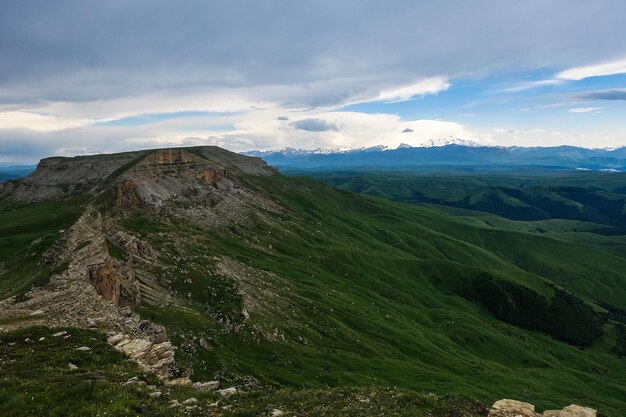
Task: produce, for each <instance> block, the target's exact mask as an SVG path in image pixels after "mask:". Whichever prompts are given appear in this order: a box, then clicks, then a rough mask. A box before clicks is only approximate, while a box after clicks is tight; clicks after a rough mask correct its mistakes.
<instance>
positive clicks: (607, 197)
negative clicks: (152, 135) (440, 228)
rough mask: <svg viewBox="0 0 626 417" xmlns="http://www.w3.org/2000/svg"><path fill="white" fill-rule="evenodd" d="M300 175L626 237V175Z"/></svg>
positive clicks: (408, 198) (365, 190)
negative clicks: (580, 225)
mask: <svg viewBox="0 0 626 417" xmlns="http://www.w3.org/2000/svg"><path fill="white" fill-rule="evenodd" d="M291 173H292V174H293V173H295V172H291ZM302 174H304V175H307V176H309V177H312V178H315V179H318V180H320V181H323V182H325V183H327V184H330V185H332V186H334V187H338V188H340V189H343V190H347V191H353V192H357V193H361V194H366V195H371V196H377V197H383V198H388V199H391V200H394V201H401V202H405V203H413V204H417V203H429V204H437V205H442V206H449V207H456V208H461V209H467V210H475V211H484V212H489V213H492V214H497V215H499V216H502V217H506V218H509V219H512V220H530V221H533V220H534V221H537V220H549V219H563V220H570V221H579V222H587V223H593V224H595V226H593V225H591V224H589V225H587V226H586V228H587V229H588V230H593V231H595V232H596V233H600V234H624V233H626V174H625V173H621V172H619V173H613V172H589V171H562V172H558V173H555V172H552V173H547V172H545V171H538V172H530V171H522V172H516V171H512V172H508V173H499V174H494V173H474V174H469V173H455V172H451V173H440V174H419V173H397V172H376V171H373V172H355V171H351V172H350V171H343V172H332V171H320V172H310V171H307V172H302ZM583 227H585V226H584V225H583Z"/></svg>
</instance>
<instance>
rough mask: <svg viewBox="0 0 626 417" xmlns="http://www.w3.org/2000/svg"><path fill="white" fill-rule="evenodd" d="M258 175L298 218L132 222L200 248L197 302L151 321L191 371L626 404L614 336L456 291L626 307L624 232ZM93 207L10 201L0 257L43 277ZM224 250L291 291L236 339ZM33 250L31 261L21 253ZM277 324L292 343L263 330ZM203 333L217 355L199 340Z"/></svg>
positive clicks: (147, 232) (165, 245)
mask: <svg viewBox="0 0 626 417" xmlns="http://www.w3.org/2000/svg"><path fill="white" fill-rule="evenodd" d="M248 181H249V185H250V186H251V187H253V188H256V189H257V190H259V191H260V192H262V193H264V194H267V195H269V196H271V197H272V198H273V199H275V200H276V201H278V202H280V203H281V204H282V205H283V206H284V207H285V208H287V212H286V214H284V215H282V216H272V215H269V214H268V216H269V217H275V218H274V220H275V222H273V223H271V224H268V223H265V222H262V221H260V222H259V223H258V224H257V225H256V226H255V227H252V228H242V227H232V228H231V229H229V230H225V231H222V232H221V233H207V232H204V231H202V230H199V229H198V228H196V227H194V226H193V225H191V224H186V223H180V222H178V221H176V220H173V219H154V218H149V217H146V218H142V217H141V216H139V217H136V218H134V219H132V220H131V221H128V222H127V226H128V228H129V229H130V230H132V231H134V232H136V233H139V234H142V235H143V237H144V238H146V239H148V240H149V241H150V242H151V243H152V244H153V245H154V246H155V247H156V248H158V249H159V250H161V251H162V252H163V253H167V254H169V255H168V256H169V257H168V258H166V259H164V260H165V261H166V262H171V255H176V254H177V253H176V252H177V250H178V249H179V248H177V247H176V245H172V243H171V242H170V241H169V240H168V238H167V237H166V235H161V234H158V233H156V232H162V231H165V232H168V231H169V232H174V233H176V234H177V235H178V236H185V239H184V241H185V242H188V245H187V246H186V247H185V248H184V249H183V253H180V254H178V255H183V256H184V257H186V258H187V259H188V261H187V262H186V264H185V265H184V267H185V271H187V272H186V273H185V274H183V275H181V276H175V277H174V282H173V287H174V288H175V289H176V290H177V291H178V292H179V293H180V294H186V293H187V292H192V294H193V296H192V298H191V299H185V301H180V302H179V305H176V306H169V307H164V306H163V307H154V306H152V307H151V306H144V307H143V308H142V310H141V314H142V315H144V316H146V317H149V318H151V319H153V320H155V321H157V322H161V323H163V324H165V325H166V326H167V327H168V330H169V333H170V335H171V336H172V338H173V340H174V342H175V343H176V344H177V345H179V346H181V349H179V351H178V352H177V358H178V360H179V361H180V362H181V363H182V364H183V365H184V364H187V365H189V366H192V367H193V369H194V378H196V379H199V380H207V379H212V378H213V377H214V376H215V375H216V373H217V374H218V376H220V378H222V379H228V378H235V376H236V375H254V376H255V377H256V378H257V379H258V380H259V381H260V382H261V383H267V384H276V385H283V386H291V387H310V388H316V387H326V386H335V387H337V386H346V385H347V386H351V385H358V386H370V385H382V386H390V385H391V386H398V387H404V388H411V389H417V390H420V391H421V390H427V391H434V392H437V393H440V394H446V393H449V392H458V393H461V394H465V395H469V396H471V397H473V398H478V399H480V400H481V401H484V402H485V403H490V402H491V401H493V400H495V399H498V398H502V397H516V398H518V399H521V400H526V401H529V402H532V403H535V404H537V405H538V407H539V408H555V407H561V406H563V405H565V404H569V403H570V402H576V403H581V404H585V405H590V406H594V407H597V408H599V409H600V410H602V411H604V412H605V413H606V414H607V415H611V416H619V415H623V414H624V413H625V412H626V409H625V407H626V404H625V402H624V398H626V370H625V369H624V366H623V360H620V359H618V358H617V357H616V356H615V355H613V354H610V353H608V352H609V350H610V348H611V347H612V345H613V336H612V333H610V332H608V333H607V334H606V336H605V337H604V339H603V340H601V341H600V342H598V343H597V344H596V345H595V346H593V347H592V348H589V349H584V350H582V349H579V348H575V347H572V346H569V345H566V344H564V343H561V342H557V341H554V340H551V339H550V338H549V337H547V336H545V335H542V334H539V333H534V332H528V331H524V330H520V329H517V328H515V327H512V326H509V325H507V324H504V323H501V322H498V321H496V320H495V319H493V318H492V317H491V316H490V315H489V314H488V313H487V312H486V311H485V310H483V309H482V308H481V307H479V306H477V305H476V304H473V303H471V302H469V301H467V300H465V299H463V298H460V297H459V296H457V295H455V293H454V291H453V289H454V288H455V287H456V285H457V283H458V282H459V281H460V280H462V279H466V278H471V277H473V276H474V275H475V274H476V273H478V272H479V271H483V270H490V271H491V272H492V273H494V274H495V275H498V276H500V277H501V278H505V279H510V280H513V281H517V282H523V283H524V284H525V285H527V286H529V287H532V288H534V289H535V290H537V291H540V292H542V293H544V294H547V295H549V294H551V293H552V291H553V285H554V284H553V283H556V284H557V285H559V284H560V285H563V286H565V287H567V288H570V289H572V290H573V291H575V292H576V293H577V294H578V295H580V296H583V297H585V298H586V299H588V300H590V301H598V302H608V303H610V304H611V303H612V304H614V305H618V306H621V307H623V300H624V299H626V283H625V279H624V277H623V274H621V271H623V270H624V269H625V268H624V267H625V266H626V260H625V259H624V253H625V252H623V251H622V250H621V249H622V248H623V247H624V245H625V244H626V242H625V239H624V238H623V237H604V236H597V235H593V236H592V237H589V238H588V237H587V234H585V235H583V236H584V239H585V240H584V241H582V242H581V234H580V233H570V232H568V233H564V232H562V230H565V229H562V227H561V226H560V225H556V224H554V223H551V224H550V226H551V227H546V228H545V230H544V231H545V233H537V232H536V225H535V224H534V223H533V224H532V225H531V224H527V223H519V222H509V221H506V220H504V219H501V218H497V217H494V216H487V215H485V216H483V217H481V218H479V219H477V218H475V217H452V216H449V215H446V214H443V213H442V212H440V211H435V210H431V209H427V208H423V207H414V206H409V205H402V204H397V203H393V202H388V201H384V200H378V199H370V198H364V197H361V196H358V195H355V194H351V193H346V192H341V191H338V190H334V189H331V188H329V187H326V186H323V185H321V184H319V183H316V182H313V181H309V180H304V179H298V178H249V179H248ZM84 203H85V200H84V199H82V200H81V199H79V200H74V201H72V202H70V203H67V202H66V203H60V204H57V203H52V204H44V205H36V206H30V207H24V208H21V209H19V211H11V209H3V211H1V212H0V216H3V217H2V219H3V220H4V222H2V223H0V225H2V226H4V227H5V228H4V229H2V230H3V233H2V234H1V235H0V248H2V251H3V252H2V253H1V255H2V258H0V259H3V260H5V259H9V260H10V262H9V264H10V265H13V266H15V267H16V268H17V267H22V265H25V266H28V265H30V266H28V267H29V268H31V269H32V270H33V271H34V270H36V269H37V268H36V265H37V263H38V259H37V256H40V254H41V252H42V251H43V248H45V247H46V245H49V244H51V242H52V241H53V240H54V238H55V236H56V232H57V231H58V229H60V228H64V227H66V226H67V225H68V224H70V223H71V221H72V219H73V218H75V216H76V215H77V213H78V212H79V211H80V208H81V207H82V206H83V204H84ZM51 214H53V216H52V217H51V216H50V215H51ZM276 217H278V218H276ZM50 218H53V220H52V221H51V220H50ZM2 226H0V227H2ZM39 237H44V240H43V241H44V242H46V244H45V245H43V246H42V248H39V249H37V250H36V252H35V253H36V254H37V256H35V257H28V256H27V255H29V254H30V253H31V251H32V250H33V249H32V246H31V244H30V242H31V240H32V239H37V238H39ZM192 242H193V243H192ZM270 245H271V247H270ZM220 254H223V255H227V256H230V257H233V258H236V259H239V260H240V261H241V262H242V263H244V264H247V265H251V266H254V267H256V268H259V269H264V270H268V271H272V272H275V273H276V274H277V275H278V276H279V277H280V279H281V281H276V282H270V283H269V284H270V285H273V286H274V287H275V289H276V291H277V292H278V293H279V294H280V297H278V298H276V299H273V300H271V302H272V303H274V304H275V308H274V309H272V310H270V311H269V312H266V313H264V314H254V313H253V314H252V315H251V318H250V320H248V321H246V322H245V323H244V324H243V326H242V327H241V330H240V331H239V332H238V333H236V334H232V333H229V334H225V333H223V332H221V331H219V329H220V327H221V326H220V325H219V323H217V322H216V315H215V313H216V312H217V313H221V314H222V316H224V315H225V316H226V317H229V318H231V319H233V320H235V321H237V320H240V321H241V318H240V317H239V318H238V317H237V314H236V313H237V312H238V311H239V309H240V308H241V303H242V300H241V296H239V295H238V294H237V292H236V289H235V287H234V286H233V285H232V283H229V282H226V281H220V280H217V279H216V278H215V277H212V276H210V275H207V274H206V272H205V271H206V268H207V266H208V264H209V263H210V262H212V261H209V260H207V258H205V257H204V256H205V255H211V256H212V255H220ZM192 255H193V256H192ZM118 256H121V257H123V256H124V254H118ZM28 259H32V261H31V262H32V264H29V263H28V262H22V261H23V260H28ZM16 268H13V269H10V271H9V274H6V273H5V274H3V276H2V280H3V281H2V282H1V283H2V285H3V290H4V291H7V290H10V291H13V292H14V291H15V290H16V288H17V287H16V285H15V284H16V283H18V282H20V283H22V285H21V286H19V287H20V288H22V287H26V286H30V284H31V283H32V282H33V279H34V278H33V274H32V271H31V272H29V271H25V273H20V272H19V271H20V270H19V269H16ZM46 274H49V271H47V272H46V271H45V270H44V271H43V273H40V275H41V276H43V277H44V278H45V276H46ZM24 276H26V277H27V279H25V280H24ZM17 278H20V280H18V279H17ZM187 278H193V280H192V283H190V282H185V279H187ZM24 282H25V283H26V284H24ZM5 294H6V292H5ZM261 296H263V295H261ZM181 299H182V297H181ZM268 329H269V330H271V331H272V332H274V331H275V332H276V334H279V335H283V336H284V339H282V338H277V339H275V340H274V341H268V340H267V339H266V338H264V337H259V332H260V331H263V332H265V333H268ZM199 337H203V338H205V339H206V340H207V343H208V349H201V348H199V347H198V342H197V338H199ZM194 338H196V339H195V340H194ZM8 377H9V378H10V372H9V374H8ZM48 383H50V381H47V382H46V384H48ZM277 395H278V396H277V398H281V395H282V396H283V397H282V398H290V396H291V395H295V396H297V395H300V394H277ZM251 415H255V414H253V412H251Z"/></svg>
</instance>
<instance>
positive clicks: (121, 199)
mask: <svg viewBox="0 0 626 417" xmlns="http://www.w3.org/2000/svg"><path fill="white" fill-rule="evenodd" d="M113 194H114V196H115V208H117V209H124V208H130V207H135V206H138V205H139V204H141V198H140V197H139V194H138V193H137V185H136V184H135V182H134V181H133V180H131V179H123V180H121V181H118V182H117V183H116V184H115V186H114V188H113Z"/></svg>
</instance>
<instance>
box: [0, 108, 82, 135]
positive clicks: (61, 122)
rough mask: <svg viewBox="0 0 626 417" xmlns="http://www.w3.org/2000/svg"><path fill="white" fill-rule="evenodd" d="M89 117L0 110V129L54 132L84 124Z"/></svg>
mask: <svg viewBox="0 0 626 417" xmlns="http://www.w3.org/2000/svg"><path fill="white" fill-rule="evenodd" d="M92 122H93V121H92V120H89V119H80V118H67V117H61V116H52V115H44V114H37V113H30V112H25V111H7V112H0V129H30V130H35V131H37V132H54V131H57V130H65V129H71V128H76V127H81V126H86V125H89V124H90V123H92Z"/></svg>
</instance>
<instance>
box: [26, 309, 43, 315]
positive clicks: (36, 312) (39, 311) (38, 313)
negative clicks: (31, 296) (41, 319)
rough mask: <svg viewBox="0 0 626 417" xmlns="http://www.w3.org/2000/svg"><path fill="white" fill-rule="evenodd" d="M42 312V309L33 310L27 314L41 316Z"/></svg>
mask: <svg viewBox="0 0 626 417" xmlns="http://www.w3.org/2000/svg"><path fill="white" fill-rule="evenodd" d="M43 313H44V311H43V310H35V311H33V312H32V313H30V314H29V316H41V315H42V314H43Z"/></svg>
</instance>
